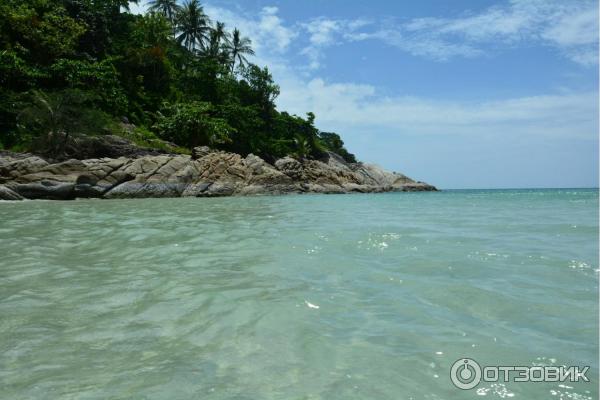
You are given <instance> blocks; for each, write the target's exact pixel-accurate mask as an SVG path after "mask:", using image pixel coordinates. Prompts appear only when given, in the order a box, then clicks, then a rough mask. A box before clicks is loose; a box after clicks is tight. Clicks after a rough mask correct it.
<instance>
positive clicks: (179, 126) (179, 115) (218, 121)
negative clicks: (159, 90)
mask: <svg viewBox="0 0 600 400" xmlns="http://www.w3.org/2000/svg"><path fill="white" fill-rule="evenodd" d="M213 111H214V109H213V106H212V104H210V103H205V102H192V103H177V104H165V106H164V107H163V109H162V111H161V112H160V113H159V119H158V122H157V123H156V124H155V125H154V128H155V129H156V130H157V131H158V132H159V135H160V137H161V138H163V139H165V140H169V141H171V142H174V143H176V144H178V145H181V146H187V147H188V148H193V147H195V146H200V145H207V146H216V145H221V144H225V143H228V142H230V141H231V138H230V136H231V134H232V133H233V131H234V130H233V128H232V127H231V126H229V125H228V124H227V121H225V120H224V119H222V118H218V117H214V116H213Z"/></svg>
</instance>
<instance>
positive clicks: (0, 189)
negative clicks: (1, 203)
mask: <svg viewBox="0 0 600 400" xmlns="http://www.w3.org/2000/svg"><path fill="white" fill-rule="evenodd" d="M0 200H23V196H21V195H20V194H18V193H15V192H14V191H12V190H11V189H9V188H7V187H6V186H3V185H0Z"/></svg>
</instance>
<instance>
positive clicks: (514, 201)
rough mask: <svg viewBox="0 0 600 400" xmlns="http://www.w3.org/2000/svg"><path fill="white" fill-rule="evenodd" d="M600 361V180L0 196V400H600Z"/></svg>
mask: <svg viewBox="0 0 600 400" xmlns="http://www.w3.org/2000/svg"><path fill="white" fill-rule="evenodd" d="M317 307H318V308H317ZM597 356H598V192H597V191H593V190H579V189H572V190H566V189H564V190H535V191H534V190H511V191H447V192H441V193H397V194H373V195H330V196H325V195H304V196H283V197H255V198H219V199H147V200H113V201H103V200H82V201H75V202H43V201H29V202H20V203H18V202H15V203H1V204H0V398H2V399H29V398H35V399H38V398H39V399H53V398H60V399H104V398H123V399H192V398H193V399H198V398H203V399H204V398H206V399H410V398H414V399H462V398H481V397H480V396H483V398H521V399H538V398H539V399H547V398H553V399H597V398H598V361H597V359H598V358H597ZM462 357H471V358H473V359H476V360H477V361H479V362H480V363H481V364H482V365H528V366H531V365H579V366H590V367H591V369H590V372H589V373H588V377H590V378H591V379H592V382H591V383H570V382H567V383H564V384H558V383H515V382H507V383H504V382H502V383H497V384H494V383H481V384H480V385H479V386H478V387H477V388H476V389H473V390H471V391H461V390H459V389H457V388H455V387H454V386H453V385H452V384H451V382H450V377H449V373H450V366H451V365H452V363H453V362H454V361H455V360H457V359H458V358H462Z"/></svg>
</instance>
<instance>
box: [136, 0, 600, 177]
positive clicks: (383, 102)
mask: <svg viewBox="0 0 600 400" xmlns="http://www.w3.org/2000/svg"><path fill="white" fill-rule="evenodd" d="M202 4H203V5H204V8H205V11H206V12H207V14H208V15H209V16H210V17H211V18H212V19H213V20H220V21H224V22H225V23H226V24H227V25H228V26H229V27H230V28H232V27H234V26H235V27H238V28H240V30H241V31H242V32H243V33H244V34H245V35H247V36H249V37H250V38H251V39H252V40H253V42H254V47H255V49H256V53H257V54H256V57H254V59H253V60H252V61H253V62H255V63H257V64H259V65H267V66H268V67H269V68H270V69H271V70H272V72H273V75H274V77H275V79H276V81H277V83H278V84H279V85H280V86H281V90H282V93H281V96H280V97H279V99H278V100H277V103H278V107H279V109H280V110H287V111H289V112H291V113H295V114H298V115H304V114H305V113H306V112H307V111H313V112H315V114H316V115H317V127H318V128H319V129H321V130H324V131H335V132H338V133H339V134H340V135H341V136H342V138H343V139H344V141H345V142H346V145H347V147H348V149H349V150H350V151H352V152H354V153H355V154H356V155H357V156H358V158H359V159H361V160H363V161H365V162H372V163H376V164H379V165H381V166H383V167H385V168H388V169H391V170H395V171H400V172H403V173H405V174H407V175H408V176H411V177H413V178H414V179H418V180H423V181H426V182H429V183H432V184H434V185H436V186H438V187H441V188H496V187H584V186H587V187H589V186H593V187H596V186H598V2H597V1H586V0H580V1H568V0H506V1H488V0H471V1H465V0H453V1H444V0H437V1H424V0H421V1H392V0H389V1H384V0H369V1H359V0H327V1H325V0H302V1H297V0H294V1H292V0H271V1H269V0H244V1H241V0H211V1H208V0H207V1H204V2H202ZM143 8H144V6H143V3H142V4H141V5H138V6H134V7H132V11H133V12H140V11H141V10H143Z"/></svg>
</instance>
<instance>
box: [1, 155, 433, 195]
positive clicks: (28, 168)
mask: <svg viewBox="0 0 600 400" xmlns="http://www.w3.org/2000/svg"><path fill="white" fill-rule="evenodd" d="M428 190H436V189H435V187H433V186H431V185H428V184H426V183H422V182H415V181H413V180H412V179H410V178H408V177H406V176H404V175H402V174H398V173H392V172H388V171H385V170H383V169H381V168H379V167H377V166H375V165H370V164H362V163H356V164H349V163H346V162H345V161H344V160H343V159H342V158H341V157H339V156H338V155H336V154H333V153H329V154H327V156H326V157H325V158H324V159H323V160H296V159H294V158H291V157H285V158H281V159H279V160H277V161H276V162H275V163H274V165H271V164H269V163H267V162H266V161H264V160H263V159H261V158H260V157H257V156H255V155H253V154H250V155H248V156H246V157H242V156H241V155H239V154H234V153H227V152H223V151H214V150H211V149H209V148H207V147H200V148H196V149H194V151H193V152H192V156H187V155H179V154H158V155H153V154H147V153H144V152H143V151H136V154H133V155H129V156H121V157H116V158H109V157H102V158H88V159H82V160H79V159H68V160H65V161H55V162H53V161H49V160H46V159H44V158H42V157H40V156H36V155H32V154H19V153H10V152H2V153H0V199H2V200H19V199H23V198H25V199H54V200H68V199H75V198H92V197H94V198H107V199H114V198H144V197H191V196H193V197H210V196H232V195H260V194H284V193H351V192H362V193H369V192H390V191H428Z"/></svg>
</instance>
